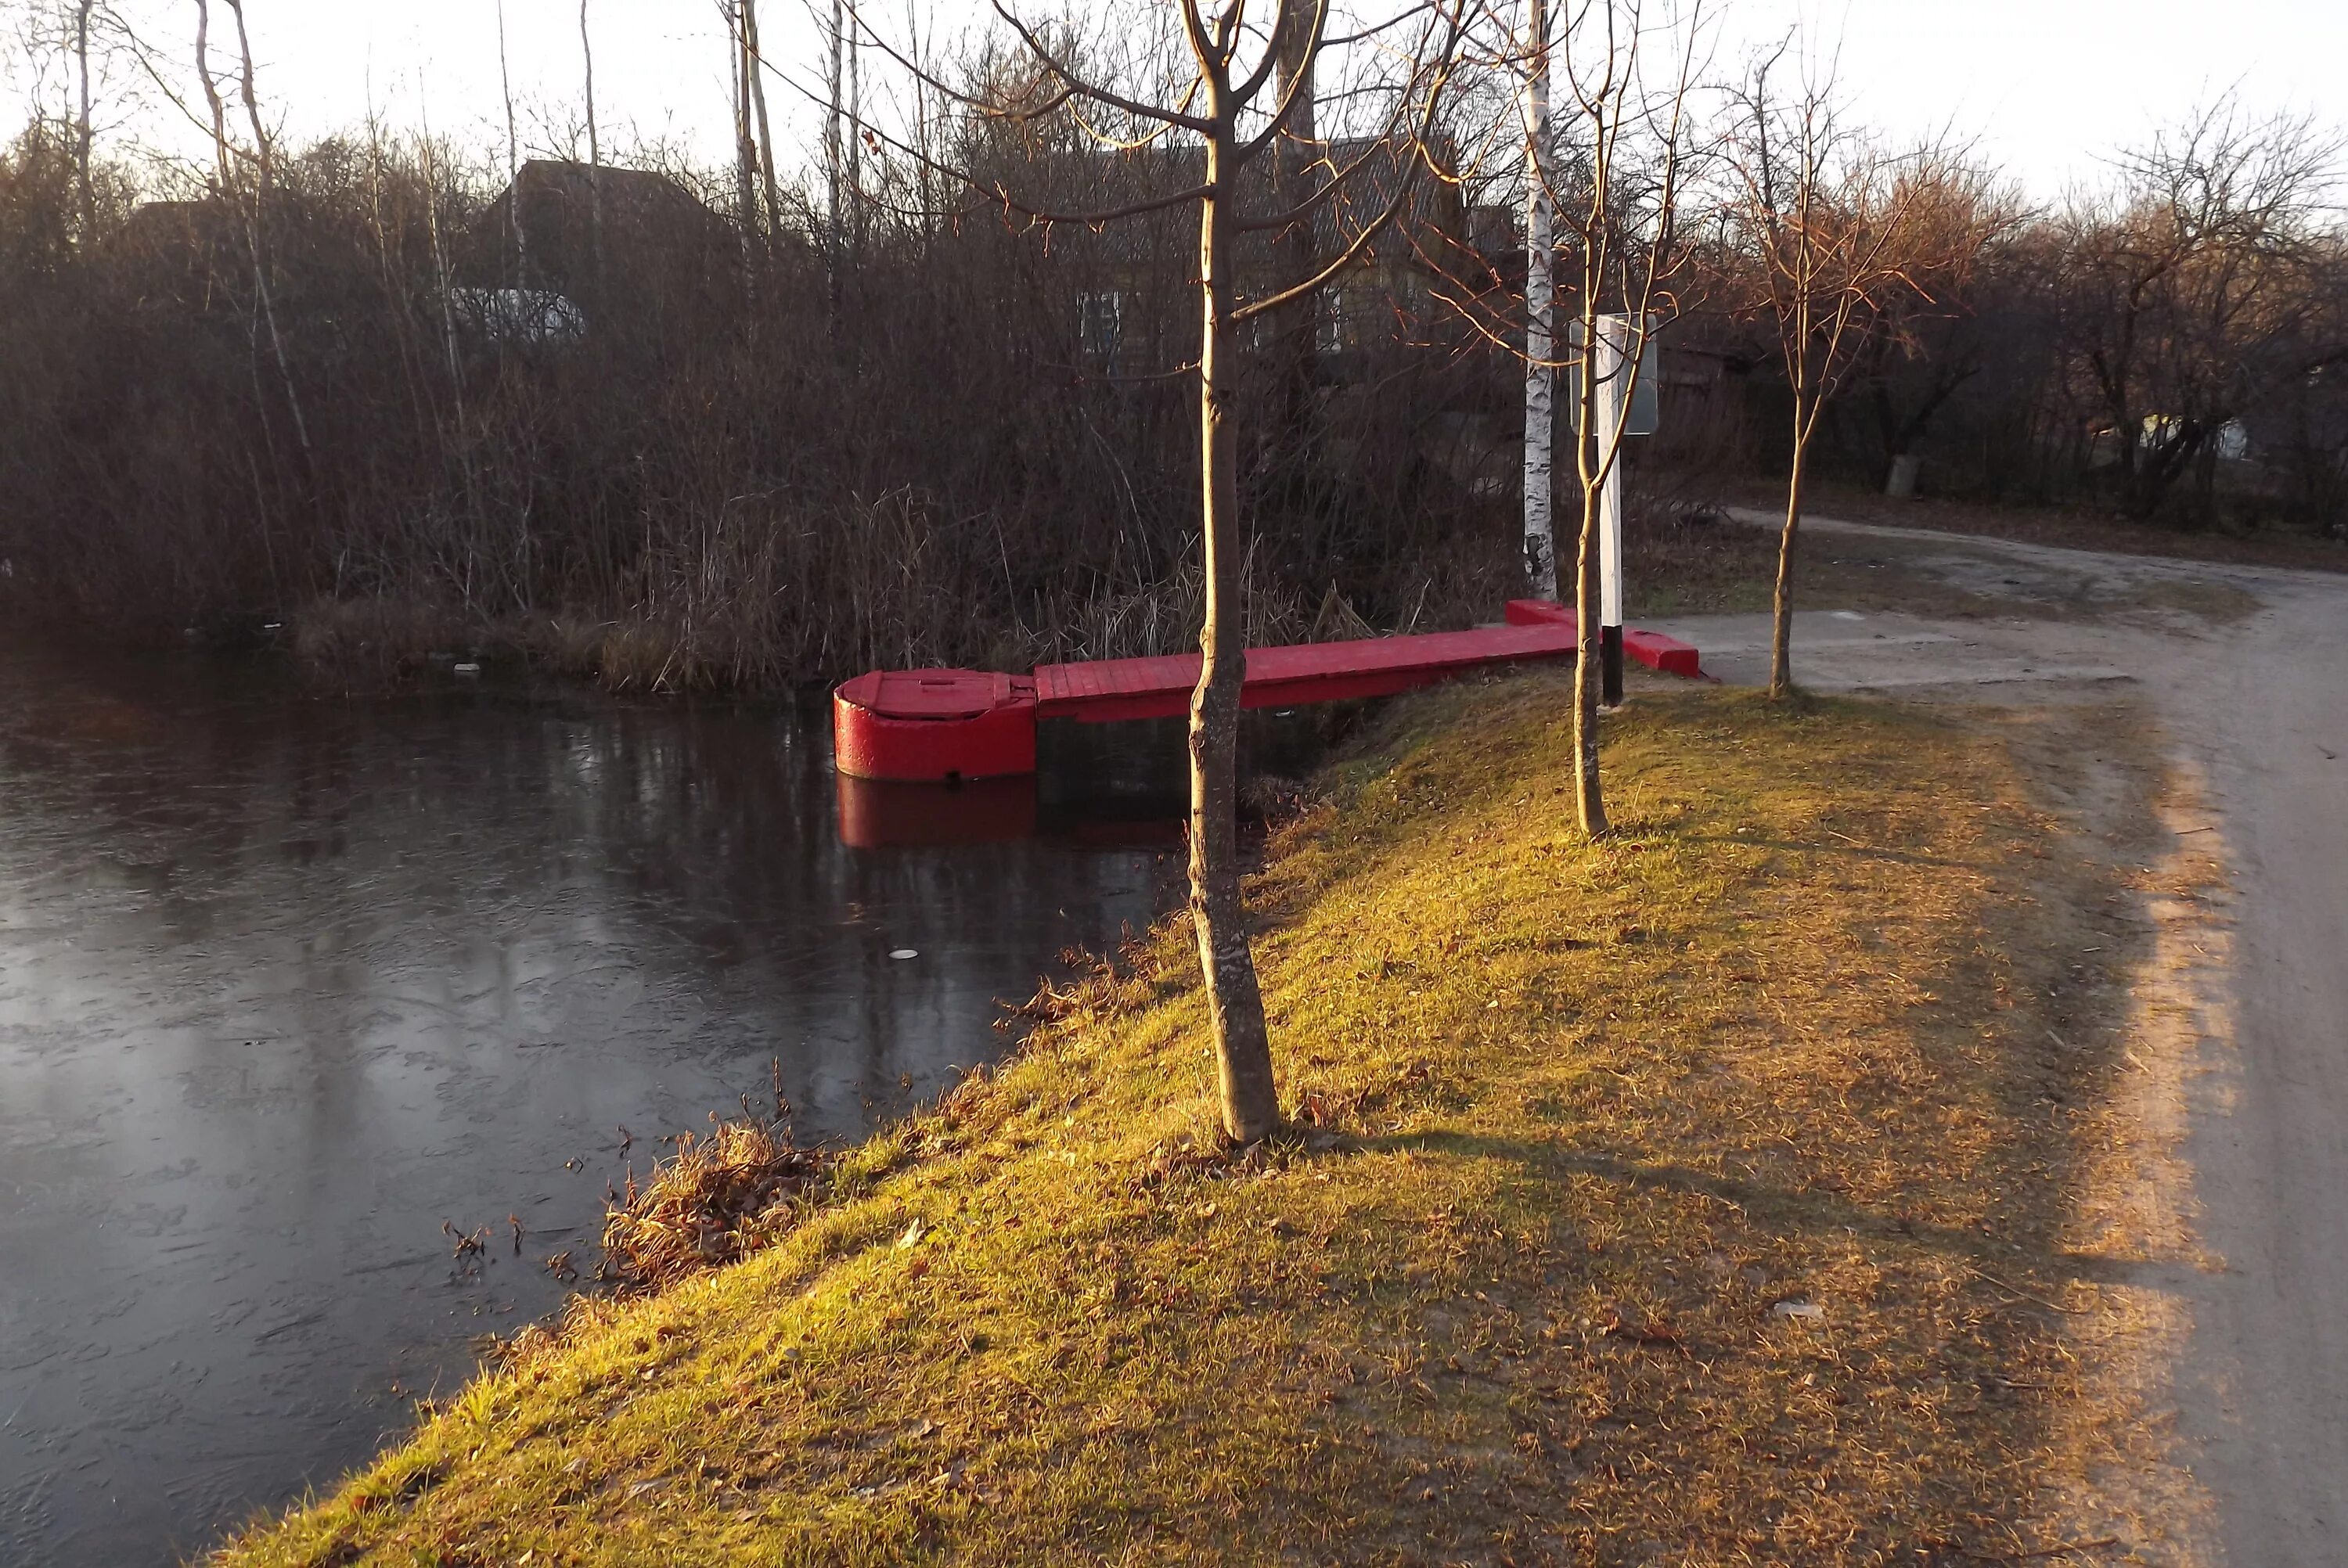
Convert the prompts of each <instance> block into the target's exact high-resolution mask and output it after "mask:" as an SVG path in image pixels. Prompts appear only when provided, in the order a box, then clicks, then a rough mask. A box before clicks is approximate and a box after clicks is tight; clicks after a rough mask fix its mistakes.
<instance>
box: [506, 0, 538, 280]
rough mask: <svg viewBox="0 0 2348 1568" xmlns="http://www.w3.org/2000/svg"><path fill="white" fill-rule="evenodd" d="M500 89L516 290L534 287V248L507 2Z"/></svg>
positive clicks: (507, 210) (507, 217) (507, 207)
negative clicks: (527, 230) (525, 220)
mask: <svg viewBox="0 0 2348 1568" xmlns="http://www.w3.org/2000/svg"><path fill="white" fill-rule="evenodd" d="M498 87H499V90H500V91H502V92H503V93H504V94H505V100H506V220H507V221H508V223H509V224H510V226H511V227H512V229H513V242H514V287H515V288H517V289H527V288H529V287H530V246H529V241H527V240H525V239H524V238H523V237H522V221H521V128H520V125H519V124H517V123H516V121H515V119H514V100H513V72H512V70H511V69H510V66H509V64H508V61H507V58H506V0H498Z"/></svg>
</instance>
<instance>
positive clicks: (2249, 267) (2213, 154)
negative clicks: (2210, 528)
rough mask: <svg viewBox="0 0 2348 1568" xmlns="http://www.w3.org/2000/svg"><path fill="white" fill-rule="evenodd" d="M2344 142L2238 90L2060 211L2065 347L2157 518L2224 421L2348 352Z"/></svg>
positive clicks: (2137, 506)
mask: <svg viewBox="0 0 2348 1568" xmlns="http://www.w3.org/2000/svg"><path fill="white" fill-rule="evenodd" d="M2343 150H2348V144H2343V138H2341V137H2340V136H2339V135H2337V134H2335V133H2331V132H2326V131H2323V130H2321V129H2319V128H2317V126H2316V124H2315V122H2314V121H2312V119H2310V118H2304V117H2300V116H2291V115H2279V116H2274V117H2271V118H2264V119H2258V118H2250V117H2248V116H2246V115H2244V114H2243V113H2242V112H2241V110H2240V108H2239V106H2238V105H2237V104H2236V103H2235V102H2234V101H2233V100H2232V99H2231V98H2230V97H2228V98H2224V99H2220V100H2219V102H2218V103H2217V104H2215V105H2213V106H2211V107H2210V108H2206V109H2202V110H2200V111H2198V112H2197V113H2195V114H2193V115H2192V116H2190V117H2188V118H2187V119H2186V120H2185V121H2184V122H2183V123H2182V125H2181V126H2180V127H2178V128H2176V129H2174V130H2170V131H2165V132H2163V133H2161V134H2160V135H2159V136H2157V137H2156V138H2154V139H2153V141H2152V143H2151V145H2150V146H2148V147H2146V148H2144V149H2140V150H2137V151H2134V152H2130V153H2127V154H2126V155H2124V156H2123V157H2122V159H2120V163H2119V180H2118V189H2117V190H2116V192H2115V193H2113V194H2112V195H2111V196H2109V197H2107V198H2106V199H2104V200H2101V201H2088V202H2083V203H2081V204H2079V205H2077V206H2075V208H2074V209H2073V210H2072V211H2070V212H2069V213H2067V214H2065V217H2064V219H2063V220H2062V221H2061V224H2060V232H2061V261H2062V264H2063V270H2064V273H2065V288H2064V309H2063V313H2062V323H2063V334H2064V339H2065V348H2066V349H2067V350H2068V352H2069V354H2070V355H2071V357H2072V359H2073V361H2074V363H2075V364H2077V365H2079V366H2080V367H2081V369H2082V370H2083V372H2084V376H2085V382H2086V384H2087V389H2088V395H2089V398H2090V400H2091V402H2092V404H2093V405H2094V406H2095V408H2096V413H2097V415H2098V416H2099V419H2100V422H2101V424H2102V425H2103V428H2104V438H2105V440H2106V442H2108V444H2109V447H2110V453H2109V455H2110V457H2111V461H2112V468H2113V470H2114V472H2115V473H2116V477H2117V490H2118V499H2119V501H2120V503H2121V505H2122V506H2123V507H2124V508H2125V509H2126V510H2127V511H2128V512H2129V513H2131V514H2132V515H2135V516H2137V517H2149V516H2151V515H2152V513H2153V512H2155V511H2156V510H2157V509H2158V508H2159V507H2160V505H2161V503H2162V500H2163V498H2164V497H2167V496H2168V493H2169V492H2170V490H2171V488H2172V487H2174V486H2175V485H2176V484H2177V482H2178V480H2179V479H2180V478H2182V477H2184V476H2185V475H2187V474H2188V473H2189V472H2192V471H2194V469H2195V468H2196V466H2199V468H2200V470H2201V473H2202V476H2203V487H2202V489H2203V500H2204V506H2205V510H2206V507H2207V504H2208V499H2209V480H2210V477H2211V475H2212V469H2213V467H2214V457H2215V453H2216V448H2217V444H2218V442H2219V437H2220V432H2222V431H2224V430H2225V429H2226V428H2227V426H2228V425H2230V423H2231V422H2233V421H2235V420H2237V419H2239V418H2240V417H2241V416H2242V415H2245V414H2248V413H2250V412H2252V411H2253V410H2255V409H2256V408H2258V407H2259V406H2260V405H2261V404H2263V403H2265V402H2266V401H2268V400H2270V399H2271V398H2273V397H2275V396H2276V395H2279V394H2281V392H2283V391H2284V390H2286V389H2288V388H2291V387H2292V386H2293V385H2295V384H2298V383H2300V382H2302V381H2303V380H2304V379H2305V378H2306V377H2307V376H2308V375H2309V374H2312V373H2313V372H2315V371H2317V370H2318V369H2321V368H2322V367H2323V366H2326V365H2329V364H2338V363H2340V362H2341V360H2342V358H2343V354H2348V329H2343V323H2342V321H2341V319H2340V318H2341V311H2340V308H2339V305H2338V301H2337V291H2336V288H2335V287H2334V285H2333V280H2334V278H2335V277H2336V272H2335V268H2334V254H2335V251H2336V238H2335V231H2333V229H2332V228H2331V223H2330V220H2332V218H2333V216H2334V214H2333V210H2332V207H2331V198H2332V195H2333V191H2334V190H2335V189H2336V187H2337V183H2338V180H2339V178H2340V171H2341V164H2342V159H2343Z"/></svg>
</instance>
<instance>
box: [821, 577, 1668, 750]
mask: <svg viewBox="0 0 2348 1568" xmlns="http://www.w3.org/2000/svg"><path fill="white" fill-rule="evenodd" d="M1507 615H1508V624H1507V625H1504V626H1488V627H1479V628H1478V629H1477V630H1473V631H1434V632H1426V633H1421V634H1419V635H1416V636H1411V637H1373V638H1365V639H1362V640H1360V641H1351V642H1306V643H1299V644H1296V645H1294V646H1292V647H1286V648H1251V649H1249V650H1248V654H1247V683H1246V684H1245V685H1244V686H1243V687H1242V688H1241V696H1240V702H1241V706H1243V707H1249V708H1293V707H1301V706H1303V705H1304V704H1306V703H1311V702H1344V701H1346V700H1348V699H1352V698H1360V697H1386V696H1392V695H1393V694H1395V692H1408V691H1411V690H1414V689H1415V688H1417V687H1420V686H1431V685H1434V684H1435V683H1436V682H1440V681H1447V680H1450V679H1451V678H1452V677H1454V676H1457V675H1462V674H1465V673H1467V672H1468V671H1471V670H1484V669H1490V668H1493V667H1495V666H1499V665H1509V664H1521V663H1526V662H1529V661H1533V660H1540V659H1556V658H1560V657H1563V656H1567V655H1570V654H1571V653H1572V652H1573V651H1574V646H1575V641H1576V630H1575V621H1574V614H1573V611H1572V610H1568V609H1566V608H1565V607H1564V606H1562V605H1558V604H1551V603H1549V602H1547V601H1546V600H1514V601H1512V602H1511V603H1510V604H1509V606H1508V610H1507ZM1622 646H1623V649H1624V651H1626V652H1628V653H1629V654H1630V655H1631V656H1632V658H1634V659H1637V660H1638V661H1641V662H1642V663H1644V664H1648V665H1652V666H1653V667H1654V668H1655V669H1657V670H1661V671H1664V672H1665V673H1667V674H1673V675H1687V676H1694V675H1696V674H1699V673H1700V672H1701V671H1699V669H1698V661H1697V654H1696V651H1695V650H1694V648H1691V647H1689V646H1688V645H1687V644H1686V643H1684V642H1678V641H1673V639H1671V638H1668V637H1663V636H1661V635H1659V634H1657V633H1654V632H1650V631H1638V630H1626V631H1625V632H1624V633H1623V637H1622ZM1198 683H1199V655H1198V654H1196V653H1177V654H1169V655H1166V656H1165V657H1162V658H1157V659H1108V660H1101V661H1095V662H1091V663H1084V664H1045V665H1043V666H1041V667H1039V668H1038V669H1037V670H1036V671H1035V674H1034V676H1032V677H1028V676H1020V675H998V674H990V673H988V672H985V671H976V670H910V671H880V670H875V671H871V672H870V673H869V674H864V675H859V676H857V677H856V678H855V679H854V680H852V681H848V682H842V683H841V685H840V687H839V692H837V693H835V694H834V696H833V700H832V734H833V739H834V741H835V743H836V750H837V753H838V758H839V771H840V772H841V773H844V774H850V775H851V776H854V777H857V778H870V779H901V780H910V781H931V782H937V781H943V780H950V779H982V778H1000V777H1004V776H1008V775H1011V774H1030V773H1034V772H1035V724H1036V722H1037V721H1038V720H1039V719H1075V720H1077V721H1079V722H1082V723H1112V722H1115V721H1117V720H1120V719H1170V718H1179V717H1180V716H1181V715H1182V714H1184V713H1186V712H1189V708H1190V692H1191V690H1192V689H1193V688H1194V687H1196V686H1197V685H1198Z"/></svg>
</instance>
